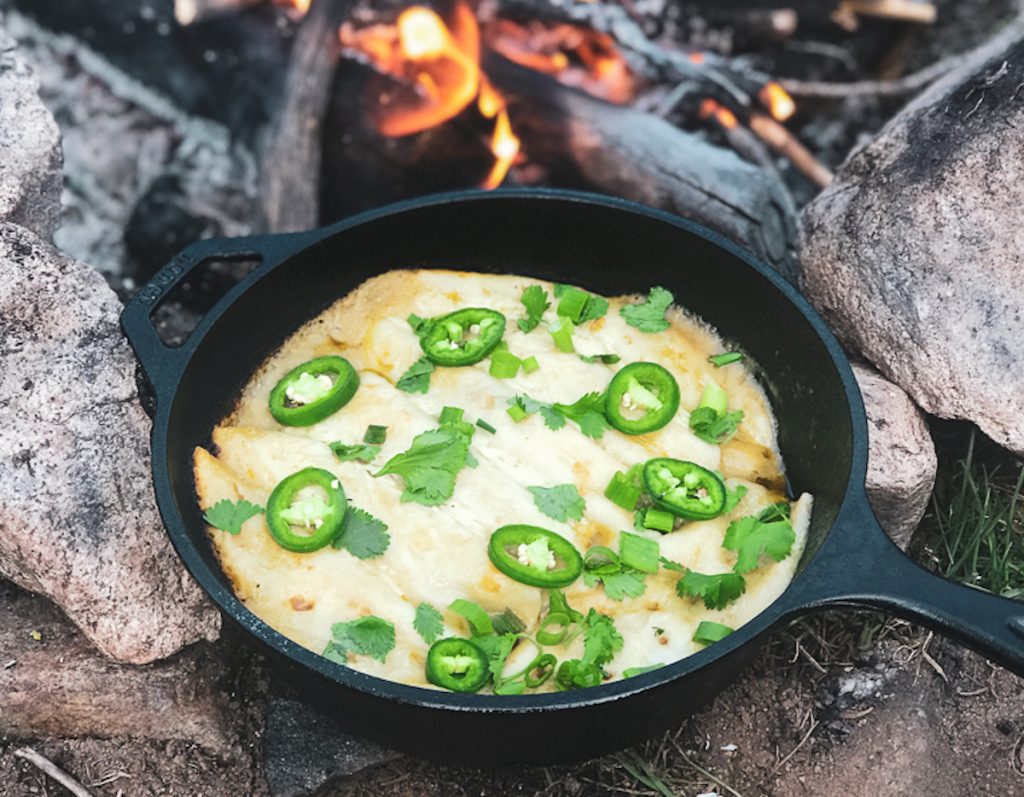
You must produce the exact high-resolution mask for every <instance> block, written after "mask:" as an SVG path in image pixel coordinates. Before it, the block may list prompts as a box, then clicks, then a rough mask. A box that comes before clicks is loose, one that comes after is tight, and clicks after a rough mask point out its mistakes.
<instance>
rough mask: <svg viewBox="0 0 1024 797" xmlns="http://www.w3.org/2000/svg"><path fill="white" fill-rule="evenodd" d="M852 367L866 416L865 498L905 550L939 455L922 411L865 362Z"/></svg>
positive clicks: (932, 481)
mask: <svg viewBox="0 0 1024 797" xmlns="http://www.w3.org/2000/svg"><path fill="white" fill-rule="evenodd" d="M853 373H854V375H855V376H856V377H857V384H858V385H860V392H861V394H862V395H863V396H864V408H865V410H866V411H867V416H868V446H869V453H868V477H867V490H868V500H869V501H870V502H871V506H872V508H873V509H874V510H875V514H876V515H877V516H878V520H879V521H880V522H881V524H882V527H883V528H884V529H885V530H886V531H887V532H888V533H889V536H890V537H892V539H893V542H895V543H896V544H897V545H899V546H900V547H901V548H903V549H904V550H906V548H907V545H908V544H909V543H910V538H911V536H912V535H913V533H914V530H915V529H916V528H917V524H918V523H920V522H921V518H922V517H923V516H924V512H925V509H926V508H927V507H928V499H929V498H930V497H931V494H932V487H934V486H935V472H936V469H937V468H938V459H937V457H936V456H935V445H934V444H933V443H932V438H931V435H930V434H929V433H928V425H927V424H926V423H925V420H924V416H923V415H922V414H921V411H920V410H919V409H918V408H917V407H916V406H914V403H913V402H912V401H911V400H910V397H909V396H907V394H906V393H904V392H903V391H902V390H900V388H898V387H897V386H896V385H894V384H893V383H892V382H887V381H886V380H885V379H883V378H882V377H881V376H879V374H878V373H877V372H876V371H874V370H873V369H871V368H868V367H867V366H864V365H860V364H854V366H853Z"/></svg>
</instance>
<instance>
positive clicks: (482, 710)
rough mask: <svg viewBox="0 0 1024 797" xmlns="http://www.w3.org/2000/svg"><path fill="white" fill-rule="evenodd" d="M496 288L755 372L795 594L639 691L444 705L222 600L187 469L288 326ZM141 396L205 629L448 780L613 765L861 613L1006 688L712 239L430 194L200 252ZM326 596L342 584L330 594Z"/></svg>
mask: <svg viewBox="0 0 1024 797" xmlns="http://www.w3.org/2000/svg"><path fill="white" fill-rule="evenodd" d="M253 257H256V258H259V259H261V260H262V265H260V266H259V267H257V268H256V270H255V271H254V272H252V273H251V274H250V275H249V276H248V277H246V278H245V279H244V280H243V281H242V282H241V283H240V284H239V285H237V286H236V287H235V288H233V289H232V290H231V291H230V292H229V293H228V294H227V295H226V296H225V297H224V298H223V299H222V300H221V301H220V302H219V303H218V304H217V305H216V306H215V307H214V308H213V309H212V310H211V311H210V312H209V314H208V315H207V316H206V317H205V318H204V319H203V320H202V322H201V323H200V325H199V326H198V328H197V329H196V330H195V332H194V333H193V334H192V335H191V337H190V338H189V339H188V340H187V341H186V342H185V344H184V345H182V346H181V347H179V348H177V349H171V348H168V347H166V346H164V345H163V344H162V343H161V342H160V340H159V338H158V337H157V335H156V333H155V331H154V329H153V325H152V321H151V318H150V316H151V314H152V311H153V309H154V307H155V306H156V304H157V303H158V301H159V300H160V299H161V297H163V296H164V295H166V293H167V292H168V291H169V290H170V289H171V288H172V287H174V286H175V285H176V284H177V283H179V282H180V281H181V280H182V279H184V278H185V277H186V276H187V275H188V274H189V272H191V271H192V270H193V269H195V268H196V267H197V266H198V265H199V264H201V263H202V262H204V261H206V260H209V259H213V258H216V259H225V258H226V259H232V258H237V259H251V258H253ZM402 267H417V268H458V269H465V270H468V271H480V272H486V273H502V272H512V273H519V274H527V275H530V276H534V277H540V278H543V279H549V280H555V281H559V282H569V283H574V284H578V285H581V286H583V287H585V288H588V289H590V290H592V291H596V292H598V293H603V294H606V295H616V294H621V293H628V292H645V291H646V290H647V289H648V288H649V287H650V286H652V285H663V286H665V287H667V288H668V289H670V290H671V291H672V292H673V293H674V294H675V296H676V297H677V300H678V301H679V302H680V303H681V304H683V305H685V306H686V307H688V308H690V309H691V310H693V311H695V312H696V313H698V314H699V315H700V316H702V317H703V318H704V319H706V320H707V321H708V322H710V323H711V324H713V325H714V326H715V327H717V328H718V329H719V331H720V332H721V333H722V334H723V335H724V336H725V338H726V339H727V340H732V341H736V342H737V343H739V345H740V346H742V348H743V349H744V350H745V351H746V352H747V353H748V354H749V355H750V356H751V358H752V359H753V361H754V362H755V363H756V365H757V368H758V369H759V372H760V377H761V381H762V383H763V384H764V386H765V388H766V389H767V392H768V394H769V397H770V399H771V403H772V406H773V407H774V409H775V413H776V416H777V418H778V422H779V443H780V446H781V449H782V453H783V456H784V458H785V462H786V465H787V468H788V476H789V479H790V482H791V484H792V487H793V490H794V492H796V493H799V492H801V491H808V492H810V493H813V494H814V512H813V518H812V520H811V528H810V534H809V540H808V544H807V548H806V551H805V552H804V554H803V557H802V559H801V561H800V567H799V571H798V574H797V576H796V578H795V579H794V581H793V582H792V584H791V585H790V586H789V588H788V589H787V590H786V591H785V592H784V593H783V595H782V596H781V597H780V598H779V599H778V600H777V601H776V602H775V603H774V604H772V605H771V606H770V607H769V608H768V609H767V610H766V611H765V612H764V613H762V614H761V615H759V616H758V617H756V618H755V619H754V620H752V621H751V622H749V623H748V624H746V625H745V626H743V627H742V628H740V629H739V630H737V631H736V632H735V633H733V634H732V635H731V636H729V637H727V638H726V639H725V640H724V641H722V642H718V643H717V644H715V645H712V646H710V647H708V648H706V649H705V650H703V651H701V652H699V653H697V654H696V655H693V656H690V657H689V658H686V659H684V660H682V661H678V662H676V663H674V664H670V665H668V666H666V667H663V668H661V669H658V670H655V671H653V672H650V673H647V674H645V675H642V676H639V677H635V678H631V679H629V680H625V681H618V682H613V683H609V684H605V685H602V686H599V687H595V688H591V689H583V690H577V691H573V692H562V693H555V694H544V695H532V696H531V695H526V696H520V697H498V696H493V695H456V694H452V693H448V692H440V691H433V690H427V689H422V688H419V687H411V686H404V685H402V684H398V683H392V682H389V681H384V680H380V679H378V678H374V677H371V676H368V675H364V674H362V673H359V672H356V671H355V670H352V669H348V668H345V667H342V666H339V665H337V664H334V663H332V662H330V661H328V660H327V659H325V658H322V657H320V656H318V655H316V654H315V653H311V652H310V651H308V650H305V649H304V648H302V647H300V646H298V645H296V644H295V643H293V642H291V641H289V640H288V639H286V638H285V637H283V636H282V635H281V634H279V633H277V632H276V631H274V630H273V629H271V628H270V627H268V626H267V625H265V624H264V623H263V622H261V621H260V620H258V619H257V618H256V617H254V616H253V615H252V614H250V613H249V611H248V610H246V608H245V607H244V606H243V605H242V603H241V602H240V601H238V600H237V599H236V598H235V596H234V595H233V594H232V592H231V589H230V587H229V585H228V582H227V581H226V579H225V577H224V575H223V574H222V573H221V571H220V568H219V567H218V564H217V561H216V559H215V558H214V555H213V552H212V549H211V546H210V544H209V541H208V539H207V536H206V530H205V527H204V524H203V521H202V519H201V515H200V511H199V509H198V506H197V502H196V496H195V491H194V485H193V479H192V450H193V448H194V447H195V446H197V445H206V444H207V442H208V436H209V432H210V430H211V428H212V427H213V426H214V424H215V423H216V422H217V421H218V420H219V419H220V418H221V417H222V416H223V415H224V414H225V413H226V412H227V411H228V410H229V409H230V406H231V403H232V400H233V399H234V398H235V397H236V396H237V394H238V392H239V390H240V388H241V387H242V385H243V384H244V383H245V382H246V381H247V379H248V378H249V376H250V375H251V374H252V372H253V370H254V369H255V368H256V367H257V366H259V365H260V363H261V362H262V361H263V360H264V359H265V358H266V357H267V356H268V355H270V354H271V353H273V352H274V350H275V349H276V348H277V347H278V346H279V345H280V344H281V342H282V341H283V340H284V339H285V338H286V337H287V336H288V335H289V334H290V333H292V332H293V331H294V330H295V329H297V328H298V327H299V326H300V325H301V324H302V323H303V322H305V321H306V320H308V319H309V318H310V317H312V316H314V315H316V314H318V313H319V312H320V311H321V310H323V309H324V308H325V307H326V306H327V305H328V304H330V303H331V302H333V301H335V300H336V299H338V298H339V297H341V296H343V295H345V294H346V293H347V292H348V291H350V290H351V289H353V288H355V287H356V286H357V285H359V284H360V283H361V282H362V281H363V280H365V279H367V278H368V277H372V276H373V275H375V274H380V273H381V272H384V271H388V270H390V269H394V268H402ZM121 322H122V325H123V326H124V330H125V333H126V334H127V336H128V338H129V340H130V341H131V344H132V346H133V348H134V349H135V352H136V354H137V355H138V357H139V360H140V361H141V363H142V367H143V369H144V371H145V373H146V376H147V377H148V379H149V381H150V383H151V384H152V386H153V389H154V391H155V393H156V414H155V417H154V422H153V439H152V444H153V482H154V485H155V489H156V496H157V501H158V503H159V506H160V512H161V514H162V516H163V520H164V524H165V525H166V527H167V532H168V534H169V535H170V538H171V541H172V542H173V544H174V547H175V548H176V549H177V551H178V554H179V555H180V556H181V559H182V561H183V562H184V563H185V566H186V567H187V568H188V570H189V572H190V573H191V574H192V575H193V577H194V578H195V579H196V581H198V582H199V584H200V585H201V586H202V587H203V588H204V589H205V590H206V592H207V593H209V595H210V597H211V598H212V599H213V600H214V602H215V603H216V604H217V605H218V606H219V607H220V609H221V611H222V612H223V613H224V614H225V615H226V616H227V617H229V618H231V619H232V620H234V621H235V622H236V623H238V624H239V625H241V626H242V627H243V628H245V629H247V630H248V632H249V633H251V634H252V636H254V637H255V638H256V639H258V640H260V641H261V642H262V643H263V644H264V645H265V646H266V648H267V649H269V650H270V651H272V652H273V653H274V654H276V657H275V658H276V659H277V660H279V661H280V663H281V664H282V665H283V666H284V668H285V670H286V671H287V673H288V675H287V677H288V678H289V680H290V681H291V682H293V683H296V684H300V685H302V686H304V687H305V688H307V689H309V690H311V691H312V692H313V693H314V697H315V699H316V700H317V701H318V703H319V704H320V705H323V706H328V707H330V708H331V709H332V710H333V711H335V712H337V713H338V715H339V716H340V717H341V718H342V719H343V721H344V722H345V723H347V725H348V726H349V727H350V728H351V729H352V730H353V731H354V732H356V733H359V734H362V735H365V736H368V737H371V738H374V739H376V740H378V741H380V742H381V743H383V744H385V745H387V746H390V747H392V748H396V749H400V750H405V751H409V752H412V753H415V754H420V755H424V756H427V757H431V758H434V759H439V760H457V761H460V762H463V763H469V762H474V763H487V762H490V763H495V762H508V761H525V762H554V761H567V760H571V759H579V758H583V757H587V756H593V755H597V754H600V753H604V752H607V751H610V750H614V749H618V748H622V747H624V746H626V745H629V744H631V743H633V742H636V741H638V740H640V739H642V738H644V737H646V736H649V735H651V734H653V733H654V732H656V731H658V730H661V729H663V728H666V727H667V726H669V725H670V724H672V723H675V722H677V721H679V720H680V719H681V718H683V717H685V716H687V715H688V714H690V713H691V712H693V711H695V710H697V709H698V708H699V707H701V706H702V705H703V704H705V703H707V702H708V701H709V700H710V699H711V698H713V697H714V696H715V695H716V694H717V693H718V692H719V691H720V690H721V689H723V688H724V687H725V686H726V685H728V684H729V682H730V681H732V680H733V679H734V678H735V677H736V675H737V674H738V672H739V671H740V669H741V668H742V667H743V665H744V664H745V663H746V662H747V660H748V659H749V658H750V657H751V655H752V654H753V653H754V652H755V651H756V649H757V647H758V645H759V643H760V642H761V641H762V640H763V638H764V636H765V633H766V632H767V631H768V630H769V629H771V628H773V627H775V626H778V625H779V624H781V623H783V622H785V621H787V620H789V619H791V618H793V617H795V616H797V615H800V614H802V613H806V612H808V611H811V610H815V609H820V608H823V607H834V606H837V605H838V606H868V607H874V608H879V609H883V610H886V611H890V612H894V613H896V614H899V615H901V616H903V617H907V618H909V619H912V620H915V621H918V622H920V623H923V624H925V625H927V626H929V627H932V628H934V629H936V630H938V631H940V632H941V633H944V634H948V635H949V636H952V637H954V638H956V639H958V640H960V641H961V642H963V643H965V644H967V645H968V646H970V647H973V648H975V649H976V650H978V651H980V652H981V653H983V654H985V655H986V656H988V657H989V658H991V659H992V660H994V661H996V662H998V663H1000V664H1002V665H1004V666H1006V667H1009V668H1010V669H1012V670H1014V671H1015V672H1016V673H1018V674H1022V675H1024V607H1022V606H1021V605H1020V604H1018V603H1014V602H1012V601H1010V600H1006V599H1003V598H997V597H993V596H992V595H989V594H987V593H983V592H981V591H978V590H974V589H970V588H967V587H962V586H958V585H955V584H953V583H951V582H948V581H945V580H943V579H942V578H939V577H937V576H934V575H931V574H930V573H928V572H926V571H924V570H923V569H921V568H919V567H918V566H917V565H915V564H913V563H912V562H911V561H910V560H909V559H908V558H907V557H906V556H904V555H903V554H902V553H901V552H900V551H899V549H897V548H896V547H895V546H894V545H893V544H892V543H891V542H890V541H889V539H888V538H887V537H886V536H885V534H884V532H883V531H882V529H881V528H880V527H879V525H878V523H877V521H876V520H875V517H874V514H873V513H872V511H871V509H870V507H869V506H868V502H867V499H866V497H865V492H864V474H865V467H866V458H867V429H866V423H865V418H864V410H863V406H862V404H861V399H860V394H859V392H858V390H857V386H856V383H855V382H854V378H853V375H852V373H851V371H850V366H849V364H848V362H847V360H846V357H845V356H844V355H843V352H842V351H841V349H840V347H839V345H838V343H837V342H836V340H835V338H834V337H833V336H832V334H831V332H829V330H828V329H827V328H826V326H825V324H824V323H823V322H822V320H821V319H820V318H819V317H818V315H817V314H816V313H815V312H814V310H812V309H811V307H810V306H809V305H808V303H807V302H806V301H805V300H804V299H803V298H801V297H800V296H799V295H798V294H797V293H796V291H794V290H793V289H792V288H791V287H790V286H789V285H788V284H787V283H786V282H784V281H783V280H782V279H780V278H779V276H778V275H777V274H775V273H774V272H773V271H771V270H770V269H769V268H768V267H767V266H765V265H763V264H762V263H760V262H759V261H757V260H755V259H754V258H753V257H752V256H751V255H750V254H748V253H747V252H745V251H743V250H741V249H739V248H738V247H736V246H735V245H733V244H731V243H730V242H728V241H726V240H724V239H723V238H721V237H720V236H719V235H717V234H715V233H713V232H710V231H708V230H706V229H704V228H702V227H699V226H697V225H696V224H692V223H690V222H688V221H684V220H683V219H680V218H677V217H674V216H670V215H668V214H665V213H661V212H659V211H655V210H651V209H649V208H645V207H641V206H639V205H635V204H632V203H628V202H623V201H618V200H614V199H608V198H600V197H596V196H590V195H583V194H571V193H563V192H554V191H536V190H506V191H500V192H494V193H489V194H482V193H478V192H471V193H461V194H450V195H442V196H438V197H431V198H427V199H424V200H419V201H414V202H408V203H405V204H401V205H395V206H391V207H388V208H384V209H382V210H377V211H374V212H371V213H367V214H364V215H361V216H357V217H355V218H352V219H348V220H346V221H343V222H340V223H338V224H335V225H334V226H332V227H328V228H325V229H321V230H314V231H312V232H308V233H297V234H289V235H277V236H266V237H254V238H245V239H235V240H220V241H204V242H200V243H197V244H195V245H194V246H192V247H190V248H189V249H187V250H185V251H184V252H183V253H182V254H180V255H179V256H178V257H177V258H175V259H174V260H173V261H171V263H170V264H168V265H167V266H165V267H164V269H163V270H162V271H161V272H160V273H159V274H157V275H156V277H154V278H153V280H152V281H151V282H150V283H149V284H148V285H147V286H146V287H145V288H144V289H143V290H142V291H140V292H139V294H138V295H137V296H136V297H135V299H134V300H133V301H132V302H131V304H129V305H128V307H127V308H126V309H125V311H124V314H123V315H122V318H121ZM339 588H344V585H343V584H342V585H339Z"/></svg>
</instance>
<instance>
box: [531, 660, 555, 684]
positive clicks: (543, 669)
mask: <svg viewBox="0 0 1024 797" xmlns="http://www.w3.org/2000/svg"><path fill="white" fill-rule="evenodd" d="M556 664H558V659H556V658H555V657H554V656H553V655H552V654H550V653H545V654H544V655H543V656H539V657H538V658H536V659H534V660H533V663H532V664H531V665H530V669H529V670H527V671H526V685H527V686H528V687H529V688H530V689H536V688H537V687H538V686H541V685H542V684H544V683H545V682H546V681H547V680H548V678H550V677H551V676H552V675H554V674H555V665H556ZM538 670H539V671H540V672H539V673H538V674H537V675H534V673H535V672H537V671H538Z"/></svg>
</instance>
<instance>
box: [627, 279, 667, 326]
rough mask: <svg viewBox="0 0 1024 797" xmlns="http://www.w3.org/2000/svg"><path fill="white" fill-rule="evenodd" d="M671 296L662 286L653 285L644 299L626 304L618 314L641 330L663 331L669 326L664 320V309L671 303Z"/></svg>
mask: <svg viewBox="0 0 1024 797" xmlns="http://www.w3.org/2000/svg"><path fill="white" fill-rule="evenodd" d="M673 298H674V297H673V296H672V294H671V293H669V292H668V291H667V290H665V289H664V288H661V287H654V288H651V290H650V292H649V293H648V294H647V298H646V299H644V300H643V301H642V302H639V303H638V304H627V305H626V306H625V307H623V308H622V309H621V310H620V311H619V314H620V315H621V316H622V318H623V319H624V320H625V322H626V323H627V324H629V325H630V326H631V327H636V328H637V329H639V330H640V331H641V332H663V331H664V330H666V329H668V328H669V326H670V324H669V323H668V321H666V320H665V311H666V310H668V307H669V305H670V304H672V300H673Z"/></svg>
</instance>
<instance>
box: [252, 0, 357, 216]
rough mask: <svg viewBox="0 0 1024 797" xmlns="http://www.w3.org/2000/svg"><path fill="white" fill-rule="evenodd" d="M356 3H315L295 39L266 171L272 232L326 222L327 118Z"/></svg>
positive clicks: (344, 0) (263, 162) (325, 0)
mask: <svg viewBox="0 0 1024 797" xmlns="http://www.w3.org/2000/svg"><path fill="white" fill-rule="evenodd" d="M350 5H351V0H313V4H312V6H311V7H310V9H309V13H308V14H307V15H306V17H305V19H304V20H303V22H302V26H301V27H300V28H299V31H298V33H297V34H296V37H295V46H294V48H293V49H292V55H291V59H290V61H289V62H288V72H287V74H286V76H285V81H284V89H283V91H282V93H281V100H280V103H279V105H278V110H277V114H276V116H275V118H274V121H273V123H272V124H271V127H270V130H269V133H268V136H267V140H266V143H265V145H264V148H263V153H262V157H261V166H260V179H261V185H262V203H263V219H264V223H265V225H266V227H267V229H268V231H270V232H290V231H294V230H305V229H309V228H310V227H315V226H317V224H318V223H319V221H320V183H319V180H318V176H319V175H320V165H321V161H322V157H321V151H322V146H323V144H322V139H321V131H322V129H323V118H324V114H325V112H326V110H327V105H328V101H329V99H330V91H331V86H332V85H333V83H334V73H335V71H336V69H337V67H338V62H339V60H340V58H341V44H340V42H339V41H338V28H339V26H340V25H341V23H342V21H343V20H344V18H345V15H346V13H347V11H348V9H349V6H350Z"/></svg>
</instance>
